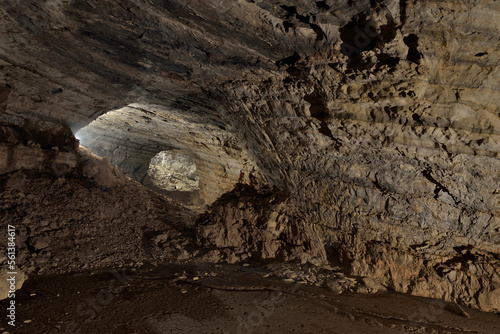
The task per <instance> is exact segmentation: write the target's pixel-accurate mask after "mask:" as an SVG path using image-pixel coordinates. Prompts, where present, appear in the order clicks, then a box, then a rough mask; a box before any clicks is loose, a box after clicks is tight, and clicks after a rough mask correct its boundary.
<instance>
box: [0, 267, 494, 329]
mask: <svg viewBox="0 0 500 334" xmlns="http://www.w3.org/2000/svg"><path fill="white" fill-rule="evenodd" d="M273 272H274V271H273V270H267V269H262V268H261V267H260V266H252V265H250V266H246V267H244V266H241V265H207V264H205V265H199V266H193V265H190V266H186V265H183V266H173V265H169V266H158V267H155V266H151V265H145V266H142V267H139V268H127V269H120V270H116V271H115V270H99V271H91V272H83V273H78V274H64V275H44V276H36V277H34V278H33V279H30V280H28V281H27V282H26V285H25V287H24V288H23V290H21V291H20V292H19V296H18V297H17V300H18V302H19V306H21V307H22V314H20V315H19V317H18V320H17V326H16V329H15V333H22V334H24V333H26V334H28V333H49V334H57V333H74V334H78V333H120V332H121V333H124V332H126V333H129V332H135V333H138V334H143V333H144V334H151V333H152V334H165V333H203V334H205V333H206V334H208V333H212V334H213V333H221V334H222V333H265V334H268V333H269V334H270V333H303V334H308V333H312V332H313V333H332V332H341V333H346V334H351V333H353V334H357V333H390V334H401V333H404V334H409V333H434V334H446V333H478V334H479V333H480V334H490V333H497V332H498V331H499V330H500V320H499V319H498V315H495V314H488V313H484V312H479V311H478V310H474V309H467V308H465V309H464V312H467V313H468V314H469V315H470V319H469V318H467V317H465V316H460V315H458V314H457V313H455V312H452V311H451V307H450V304H447V303H445V302H442V301H439V300H432V299H427V298H420V297H413V296H407V295H403V294H397V293H384V294H378V295H372V294H349V293H348V294H340V295H338V294H333V293H331V292H330V291H329V290H328V289H327V288H326V287H319V286H309V285H304V284H294V283H293V282H290V281H288V280H286V279H285V280H283V279H282V278H278V277H274V275H273ZM5 302H6V301H0V307H2V308H3V307H4V306H6V303H5ZM40 310H43V312H40ZM0 330H1V331H4V333H6V334H7V333H12V330H11V327H9V326H6V325H4V324H3V323H0Z"/></svg>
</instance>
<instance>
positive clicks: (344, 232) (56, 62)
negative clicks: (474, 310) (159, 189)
mask: <svg viewBox="0 0 500 334" xmlns="http://www.w3.org/2000/svg"><path fill="white" fill-rule="evenodd" d="M2 4H3V6H2V7H1V9H0V10H1V12H0V13H1V14H0V15H1V16H2V19H1V20H0V29H1V30H2V32H3V33H2V34H0V66H1V72H0V73H1V76H0V83H1V85H0V122H2V123H7V124H12V125H15V126H18V127H23V128H25V129H27V130H26V131H28V132H30V133H31V132H34V131H42V132H43V131H45V132H46V133H52V134H54V133H59V134H63V133H64V131H66V130H65V129H66V127H67V126H69V127H70V128H71V129H73V131H76V130H79V129H80V128H82V127H83V126H85V125H87V124H89V123H90V122H91V121H92V120H94V119H96V118H97V117H98V116H100V115H103V114H105V113H106V112H109V111H112V112H113V113H116V111H117V110H118V111H119V112H118V113H119V114H120V113H121V115H122V116H120V117H118V118H115V119H110V116H109V115H111V113H110V114H109V115H108V116H107V114H105V115H104V116H103V118H99V120H98V123H97V124H95V126H93V127H91V128H89V129H88V134H89V135H90V141H91V143H89V145H88V146H89V148H90V149H92V150H94V151H98V149H99V148H100V149H101V151H100V152H97V153H99V154H100V155H102V156H106V157H108V159H109V160H110V161H112V162H113V163H114V164H117V165H120V167H121V168H123V169H124V171H125V172H126V173H128V174H129V175H133V174H134V173H137V175H136V177H137V178H138V179H140V177H142V176H143V175H145V172H146V170H147V166H148V164H149V161H150V159H151V158H152V157H153V156H154V155H155V154H156V153H158V152H160V151H162V150H165V149H180V150H182V151H184V152H186V153H188V154H189V155H190V156H193V157H195V163H196V164H197V166H198V167H199V174H200V180H201V181H202V182H201V186H202V187H203V184H204V182H207V185H206V187H205V192H206V193H205V195H204V198H205V199H206V203H211V202H213V200H215V198H217V196H219V195H220V194H221V193H222V192H224V191H228V190H230V188H231V187H232V185H233V184H234V182H235V180H236V179H237V176H238V173H239V169H241V168H245V169H247V170H249V169H251V168H254V170H255V175H256V177H257V179H258V181H259V182H260V183H268V184H271V185H273V186H277V187H279V188H282V189H285V190H286V191H287V192H289V193H291V194H292V196H291V197H290V198H289V199H288V200H287V205H288V210H287V215H288V217H289V218H288V219H289V221H292V220H293V219H296V220H300V221H304V222H307V224H308V226H309V227H310V229H314V230H315V231H317V232H318V233H320V235H321V237H322V238H323V242H324V244H325V245H326V249H327V250H328V252H329V255H330V257H331V258H339V259H341V260H342V261H344V263H345V264H349V265H350V268H351V270H352V272H353V273H354V274H358V275H363V276H376V277H378V278H380V279H381V280H382V282H383V283H384V284H386V285H387V286H391V287H393V288H394V289H396V290H398V291H403V292H411V293H414V294H419V295H426V296H432V297H439V298H445V299H447V300H457V301H460V302H462V303H464V304H468V305H474V306H479V307H482V308H483V309H485V310H497V311H498V309H497V306H494V303H491V302H490V301H491V300H492V298H494V296H496V295H497V294H498V288H500V275H499V273H498V268H499V267H500V260H499V254H500V249H499V248H500V246H499V244H500V189H499V184H500V108H499V106H500V94H499V90H500V80H499V77H500V70H499V67H498V64H499V58H500V51H499V38H498V36H499V31H498V30H499V28H498V22H499V21H500V8H499V6H500V5H499V4H498V2H495V1H480V0H477V1H460V0H455V1H452V0H449V1H439V2H437V1H429V0H425V1H418V2H410V1H404V0H403V1H392V0H388V1H359V2H358V1H356V2H354V1H347V0H346V1H343V0H331V1H319V2H313V1H300V0H295V1H286V2H285V1H278V0H276V1H250V0H249V1H243V0H240V1H212V0H206V1H196V0H194V1H190V2H189V3H187V4H186V3H185V2H181V1H155V0H151V1H145V0H144V1H97V0H88V1H56V0H52V1H49V0H47V1H37V2H18V1H7V0H4V1H2ZM129 129H130V130H129ZM61 136H62V135H60V137H61ZM127 139H129V140H127ZM83 140H84V139H83ZM141 168H142V169H141ZM141 175H142V176H141ZM210 182H211V184H208V183H210ZM495 268H496V269H495ZM478 296H481V298H480V300H478ZM478 303H479V304H478Z"/></svg>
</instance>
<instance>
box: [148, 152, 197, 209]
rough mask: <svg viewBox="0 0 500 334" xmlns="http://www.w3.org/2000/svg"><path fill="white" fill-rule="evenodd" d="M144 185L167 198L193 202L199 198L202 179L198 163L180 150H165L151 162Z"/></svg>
mask: <svg viewBox="0 0 500 334" xmlns="http://www.w3.org/2000/svg"><path fill="white" fill-rule="evenodd" d="M143 184H144V185H145V186H146V187H148V188H150V189H152V190H154V191H156V192H158V193H161V194H164V195H166V196H167V197H170V198H174V199H177V200H179V201H181V202H184V203H187V202H193V201H195V199H196V198H198V197H199V190H200V177H199V175H198V172H197V166H196V162H195V161H194V159H193V158H192V157H190V156H189V155H188V154H187V153H185V152H183V151H180V150H165V151H161V152H159V153H157V154H156V155H155V156H154V157H153V158H152V159H151V161H150V163H149V167H148V171H147V174H146V177H145V179H144V181H143Z"/></svg>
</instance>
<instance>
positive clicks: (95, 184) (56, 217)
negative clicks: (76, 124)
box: [0, 149, 195, 283]
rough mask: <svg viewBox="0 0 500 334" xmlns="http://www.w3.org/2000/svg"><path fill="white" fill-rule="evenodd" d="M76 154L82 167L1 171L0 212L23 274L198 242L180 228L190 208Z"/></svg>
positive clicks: (122, 259)
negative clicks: (61, 172) (55, 171)
mask: <svg viewBox="0 0 500 334" xmlns="http://www.w3.org/2000/svg"><path fill="white" fill-rule="evenodd" d="M40 150H41V149H40ZM46 154H47V153H46ZM73 155H74V156H73V158H74V159H73V160H79V162H80V163H79V169H76V170H74V171H73V172H72V173H69V174H66V175H65V176H59V177H56V176H54V175H51V174H49V173H48V172H47V171H39V170H37V169H32V168H30V167H31V166H30V165H28V166H25V168H23V169H19V170H16V171H14V172H11V173H8V174H4V175H2V176H1V177H0V187H1V193H0V199H1V202H0V203H1V211H2V213H1V215H0V218H1V219H2V222H5V223H6V224H7V223H8V224H10V225H13V226H15V228H16V240H15V242H16V245H17V253H16V263H17V264H18V266H19V267H20V269H21V270H22V271H24V273H26V274H27V275H29V276H31V275H33V274H49V273H62V272H73V271H79V270H84V269H87V268H99V267H105V266H115V267H116V266H122V265H125V264H137V263H140V262H142V261H145V260H149V261H182V260H185V259H187V258H189V257H192V256H193V255H192V254H190V255H188V253H187V250H194V248H195V246H194V244H193V242H191V241H190V240H191V239H192V238H191V237H190V236H189V235H186V234H185V232H184V231H183V230H184V229H185V225H184V224H185V222H186V221H190V220H192V219H194V218H192V217H193V213H192V212H191V211H189V210H187V209H184V208H182V207H180V206H179V205H177V204H174V203H172V202H171V201H169V200H168V199H166V198H164V197H163V196H161V195H158V194H156V193H154V192H152V191H150V190H147V189H146V188H144V187H143V186H141V185H140V184H139V183H137V182H135V181H132V180H131V179H129V178H128V177H126V176H124V175H123V174H122V173H121V172H120V171H119V170H118V168H116V167H112V166H111V165H110V164H109V163H108V162H107V161H105V160H103V159H102V158H98V157H95V156H94V155H93V154H91V153H89V152H87V151H86V150H85V149H80V150H79V152H78V153H76V152H75V153H74V154H73ZM190 244H191V248H190ZM4 250H5V247H4V245H2V251H4ZM2 263H3V265H5V264H6V259H5V257H2ZM2 283H3V282H2Z"/></svg>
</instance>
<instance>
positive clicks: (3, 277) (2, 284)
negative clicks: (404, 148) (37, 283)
mask: <svg viewBox="0 0 500 334" xmlns="http://www.w3.org/2000/svg"><path fill="white" fill-rule="evenodd" d="M8 272H16V274H14V275H11V274H8ZM13 276H14V277H15V284H14V285H13V286H12V285H11V284H10V281H7V279H10V278H11V277H13ZM27 279H28V276H26V275H25V274H24V272H23V271H22V270H21V269H20V268H18V267H16V268H15V270H13V271H10V270H7V268H5V266H4V267H3V268H2V269H0V300H3V299H5V298H8V296H9V293H10V291H16V290H19V289H21V288H22V286H23V284H24V282H25V281H26V280H27ZM12 287H14V290H11V288H12Z"/></svg>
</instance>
